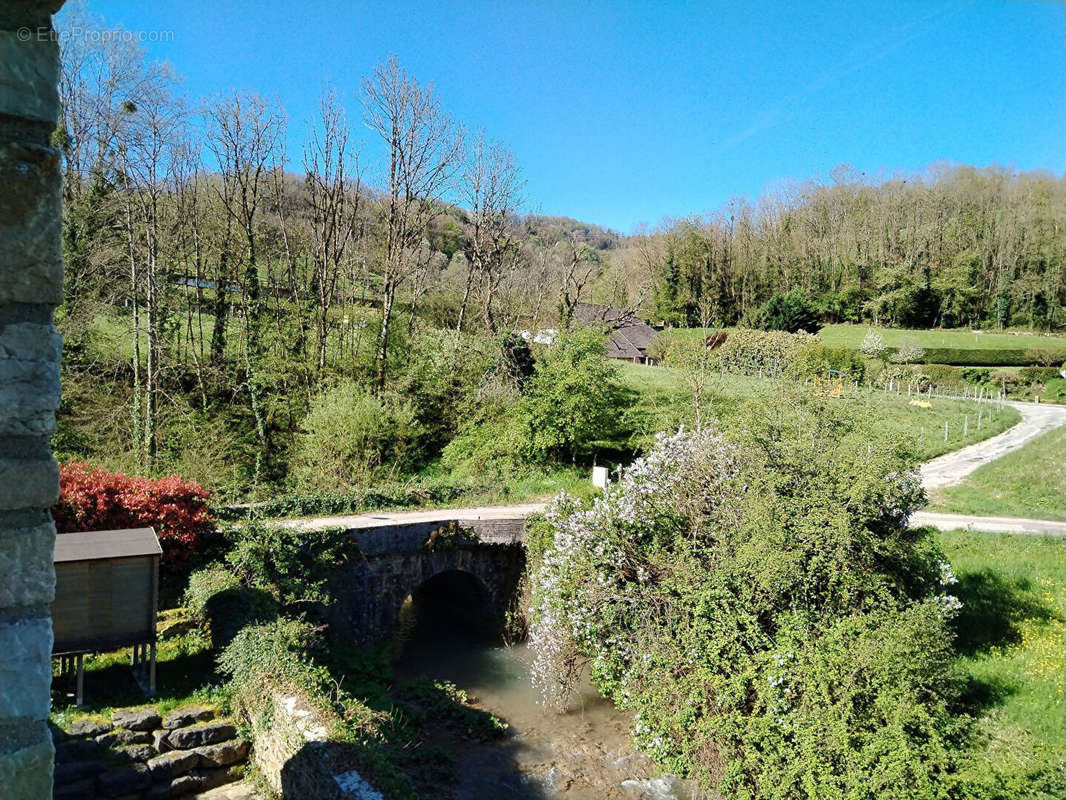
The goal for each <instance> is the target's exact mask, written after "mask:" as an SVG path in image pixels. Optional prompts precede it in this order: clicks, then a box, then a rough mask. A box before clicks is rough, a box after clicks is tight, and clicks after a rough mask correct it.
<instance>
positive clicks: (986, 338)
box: [818, 325, 1066, 358]
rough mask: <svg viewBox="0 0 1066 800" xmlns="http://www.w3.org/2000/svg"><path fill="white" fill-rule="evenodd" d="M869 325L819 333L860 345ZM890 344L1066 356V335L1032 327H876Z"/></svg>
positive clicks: (830, 328)
mask: <svg viewBox="0 0 1066 800" xmlns="http://www.w3.org/2000/svg"><path fill="white" fill-rule="evenodd" d="M870 330H871V328H870V326H869V325H826V326H825V327H824V328H822V329H821V330H820V331H818V337H819V338H820V339H821V340H822V341H823V342H825V343H826V344H828V345H832V346H834V347H851V348H858V346H859V345H860V344H862V340H863V337H864V336H866V334H867V332H868V331H870ZM875 330H876V331H877V332H878V333H879V334H881V336H882V337H883V338H884V340H885V344H886V345H887V346H888V347H899V346H900V345H901V344H903V343H904V342H914V343H915V344H917V345H918V346H919V347H924V348H926V349H940V348H950V349H958V350H969V349H973V350H1018V349H1025V348H1028V347H1042V348H1048V349H1054V350H1061V351H1062V353H1063V358H1066V336H1045V335H1043V334H1039V333H1032V332H1029V331H1017V332H1010V331H1002V332H998V333H992V332H989V331H976V332H975V331H973V330H970V329H968V328H955V329H938V328H933V329H929V330H911V329H908V328H876V329H875Z"/></svg>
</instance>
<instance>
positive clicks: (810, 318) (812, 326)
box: [757, 291, 822, 333]
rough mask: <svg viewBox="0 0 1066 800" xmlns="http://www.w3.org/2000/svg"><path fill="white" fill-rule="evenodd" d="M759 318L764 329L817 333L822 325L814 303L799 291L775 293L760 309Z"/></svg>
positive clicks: (760, 325) (759, 322)
mask: <svg viewBox="0 0 1066 800" xmlns="http://www.w3.org/2000/svg"><path fill="white" fill-rule="evenodd" d="M757 320H758V326H759V327H760V328H762V329H763V330H764V331H787V332H788V333H798V332H799V331H806V332H807V333H817V332H818V329H819V328H821V327H822V323H821V322H820V321H819V318H818V309H817V308H815V306H814V303H812V302H811V301H810V300H808V299H807V298H806V297H805V296H804V295H803V293H801V292H797V291H791V292H786V293H785V294H775V295H774V296H773V297H771V298H770V299H769V300H767V301H766V303H765V304H764V305H763V307H762V308H761V309H759V313H758V317H757Z"/></svg>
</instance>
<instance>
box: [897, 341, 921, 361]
mask: <svg viewBox="0 0 1066 800" xmlns="http://www.w3.org/2000/svg"><path fill="white" fill-rule="evenodd" d="M923 358H925V350H924V349H922V347H921V346H920V345H919V344H918V343H917V342H914V341H911V340H910V339H904V340H903V342H902V343H901V344H900V346H899V349H898V350H896V352H895V353H893V354H892V359H891V360H892V363H894V364H917V363H918V362H919V361H921V360H922V359H923Z"/></svg>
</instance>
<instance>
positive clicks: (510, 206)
mask: <svg viewBox="0 0 1066 800" xmlns="http://www.w3.org/2000/svg"><path fill="white" fill-rule="evenodd" d="M524 185H525V181H524V180H523V179H522V171H521V168H520V167H519V166H518V163H517V162H516V161H515V158H514V154H513V153H511V151H510V150H508V149H507V148H505V147H504V146H503V145H502V144H501V143H500V142H486V140H485V133H484V131H480V130H479V131H478V134H477V138H476V139H475V140H474V144H473V146H472V147H471V148H470V153H469V155H468V157H467V163H466V167H465V169H464V171H463V176H462V190H461V191H462V199H463V201H464V202H465V203H466V205H467V206H468V207H469V210H470V231H469V236H468V237H467V241H466V247H465V252H466V260H467V275H466V285H465V287H464V290H463V299H462V302H461V303H460V305H459V319H458V322H457V323H456V326H455V334H456V347H458V343H459V338H460V336H461V335H462V331H463V318H464V316H465V314H466V307H467V304H468V303H469V300H470V294H471V290H472V289H473V288H474V287H475V286H477V288H478V290H479V293H480V295H481V314H482V318H483V319H484V322H485V327H486V328H488V330H489V331H490V332H491V333H496V330H497V325H496V320H495V318H494V317H493V313H492V303H493V299H494V298H495V296H496V292H497V291H498V289H499V287H500V281H501V280H502V279H503V276H504V272H505V267H506V266H507V265H510V266H511V267H512V268H513V266H514V265H515V264H516V262H517V259H518V257H519V255H520V252H521V250H520V248H519V246H518V243H517V240H516V239H515V236H514V234H513V227H512V220H511V217H512V216H513V215H514V214H515V212H516V210H517V207H518V205H519V203H521V192H522V188H523V186H524Z"/></svg>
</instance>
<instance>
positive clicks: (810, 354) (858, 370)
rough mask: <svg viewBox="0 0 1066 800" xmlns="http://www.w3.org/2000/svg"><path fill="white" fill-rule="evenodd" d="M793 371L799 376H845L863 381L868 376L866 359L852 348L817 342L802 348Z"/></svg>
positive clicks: (851, 379)
mask: <svg viewBox="0 0 1066 800" xmlns="http://www.w3.org/2000/svg"><path fill="white" fill-rule="evenodd" d="M792 372H793V374H794V375H795V376H796V377H799V378H829V377H843V378H844V379H845V380H847V381H849V382H851V381H859V382H860V383H861V382H862V381H863V380H865V378H866V360H865V359H864V358H863V357H862V356H861V355H859V353H857V352H855V351H854V350H851V349H850V348H847V347H829V346H828V345H824V344H822V343H821V342H816V343H812V344H809V345H807V346H805V347H804V348H803V349H802V350H800V352H799V353H798V354H797V355H796V359H795V361H794V362H793V367H792Z"/></svg>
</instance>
